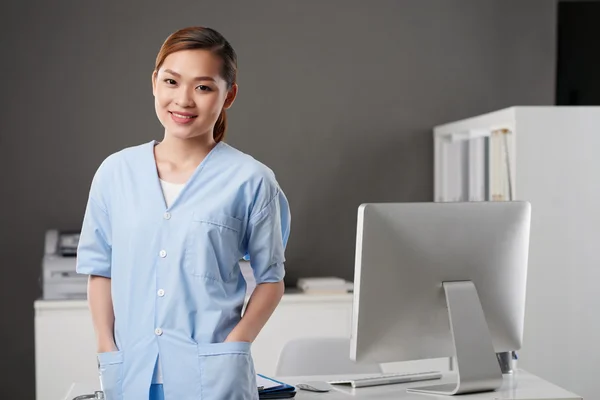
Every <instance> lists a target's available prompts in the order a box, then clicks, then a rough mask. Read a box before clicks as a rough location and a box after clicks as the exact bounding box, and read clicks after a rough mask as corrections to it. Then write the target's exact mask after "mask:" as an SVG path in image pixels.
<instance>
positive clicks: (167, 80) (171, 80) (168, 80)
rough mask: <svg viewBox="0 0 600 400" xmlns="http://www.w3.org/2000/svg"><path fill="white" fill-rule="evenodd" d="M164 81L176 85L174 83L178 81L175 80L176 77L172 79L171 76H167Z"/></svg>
mask: <svg viewBox="0 0 600 400" xmlns="http://www.w3.org/2000/svg"><path fill="white" fill-rule="evenodd" d="M163 82H166V83H167V85H174V84H176V83H177V82H175V80H174V79H171V78H167V79H165V80H164V81H163Z"/></svg>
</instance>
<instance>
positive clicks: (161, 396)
mask: <svg viewBox="0 0 600 400" xmlns="http://www.w3.org/2000/svg"><path fill="white" fill-rule="evenodd" d="M150 400H165V393H164V391H163V385H159V384H153V385H150Z"/></svg>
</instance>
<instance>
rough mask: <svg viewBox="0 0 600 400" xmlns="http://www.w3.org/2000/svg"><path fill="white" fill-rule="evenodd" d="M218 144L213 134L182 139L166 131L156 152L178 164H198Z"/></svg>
mask: <svg viewBox="0 0 600 400" xmlns="http://www.w3.org/2000/svg"><path fill="white" fill-rule="evenodd" d="M216 144H217V143H216V142H215V141H214V139H213V138H212V135H201V136H197V137H193V138H190V139H180V138H177V137H174V136H172V135H168V134H167V133H165V136H164V139H163V141H162V142H160V143H159V144H158V145H156V147H155V154H156V156H157V158H159V159H161V160H163V161H166V162H169V163H171V164H173V165H176V166H186V165H198V164H200V162H202V160H203V159H204V157H206V155H207V154H208V153H210V151H211V150H212V149H213V148H214V147H215V146H216Z"/></svg>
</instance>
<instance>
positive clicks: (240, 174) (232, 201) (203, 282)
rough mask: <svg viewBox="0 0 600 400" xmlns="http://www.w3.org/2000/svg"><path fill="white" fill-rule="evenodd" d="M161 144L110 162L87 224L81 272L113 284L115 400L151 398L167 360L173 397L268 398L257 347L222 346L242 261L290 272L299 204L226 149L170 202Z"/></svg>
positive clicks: (265, 171) (268, 277)
mask: <svg viewBox="0 0 600 400" xmlns="http://www.w3.org/2000/svg"><path fill="white" fill-rule="evenodd" d="M156 144H157V142H156V141H151V142H149V143H145V144H142V145H139V146H135V147H130V148H127V149H124V150H122V151H120V152H117V153H115V154H112V155H111V156H109V157H108V158H107V159H106V160H104V162H103V163H102V164H101V166H100V167H99V168H98V170H97V172H96V174H95V175H94V178H93V181H92V185H91V189H90V193H89V199H88V203H87V207H86V210H85V216H84V220H83V226H82V231H81V237H80V241H79V247H78V252H77V271H78V272H79V273H81V274H89V275H100V276H104V277H108V278H112V279H111V285H112V301H113V307H114V313H115V331H114V335H115V341H116V345H117V348H118V351H115V352H109V353H101V354H98V363H99V366H100V375H101V383H102V387H103V389H104V391H105V394H106V395H107V400H113V399H114V400H120V399H124V400H139V399H144V398H146V399H147V398H148V393H149V390H150V384H151V381H152V376H153V372H154V368H155V364H156V360H157V357H158V355H159V354H160V360H161V366H162V374H163V385H164V393H165V398H166V399H167V400H171V399H172V400H187V399H190V400H192V399H194V400H197V399H201V400H209V399H219V400H222V399H244V400H246V399H257V398H258V392H257V387H256V381H255V371H254V364H253V361H252V356H251V353H250V344H249V343H245V342H234V343H222V342H223V341H224V340H225V338H226V337H227V335H228V334H229V332H230V331H231V330H232V329H233V328H234V327H235V326H236V324H237V323H238V322H239V321H240V319H241V311H242V307H243V303H244V297H245V293H246V282H245V280H244V278H243V276H242V274H241V272H240V267H239V264H238V261H239V260H240V259H241V258H242V257H246V258H249V259H250V264H251V266H252V269H253V271H254V276H255V277H256V283H257V284H261V283H264V282H278V281H281V280H282V279H283V277H284V274H285V271H284V260H285V259H284V249H285V246H286V243H287V239H288V237H289V233H290V210H289V205H288V201H287V199H286V197H285V195H284V193H283V191H282V190H281V188H280V187H279V185H278V183H277V181H276V179H275V176H274V174H273V172H272V171H271V170H270V169H269V168H267V167H266V166H265V165H263V164H261V163H260V162H258V161H257V160H255V159H254V158H252V157H251V156H249V155H247V154H244V153H242V152H241V151H239V150H236V149H235V148H233V147H231V146H229V145H228V144H226V143H224V142H220V143H218V144H217V145H216V146H215V147H214V148H213V149H212V150H211V151H210V153H209V154H208V155H207V157H206V158H205V159H204V160H203V161H202V163H201V164H200V165H199V166H198V167H197V168H196V170H195V172H194V173H193V175H192V176H191V178H190V179H189V181H188V182H187V183H186V185H185V186H184V188H183V190H182V191H181V193H180V195H179V196H178V197H177V199H176V200H175V201H174V203H173V204H172V205H171V207H167V206H166V203H165V200H164V196H163V194H162V189H161V186H160V181H159V177H158V174H157V170H156V163H155V158H154V146H155V145H156Z"/></svg>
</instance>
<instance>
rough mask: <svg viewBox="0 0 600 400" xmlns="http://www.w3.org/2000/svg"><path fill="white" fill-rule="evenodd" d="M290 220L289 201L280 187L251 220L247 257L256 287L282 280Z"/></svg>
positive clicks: (249, 223) (248, 230)
mask: <svg viewBox="0 0 600 400" xmlns="http://www.w3.org/2000/svg"><path fill="white" fill-rule="evenodd" d="M290 220H291V214H290V208H289V204H288V200H287V198H286V197H285V194H284V193H283V191H282V190H281V189H280V188H279V187H277V189H276V190H275V195H274V196H273V197H272V198H271V199H270V200H269V201H268V203H267V205H266V206H264V207H263V208H262V209H260V210H259V211H257V212H256V213H255V214H253V215H252V216H251V217H250V219H249V221H248V228H247V237H248V242H247V243H248V248H247V250H248V251H247V254H246V256H245V257H244V258H245V259H246V260H248V259H249V260H250V266H251V267H252V270H253V271H254V277H255V279H256V284H261V283H266V282H279V281H281V280H283V277H284V276H285V267H284V262H285V247H286V245H287V241H288V238H289V235H290V222H291V221H290Z"/></svg>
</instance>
